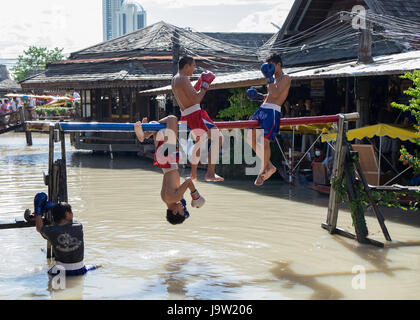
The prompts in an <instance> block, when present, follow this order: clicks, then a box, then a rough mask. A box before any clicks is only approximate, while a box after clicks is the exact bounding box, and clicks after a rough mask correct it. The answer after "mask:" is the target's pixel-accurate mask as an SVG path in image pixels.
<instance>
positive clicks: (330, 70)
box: [142, 0, 420, 126]
mask: <svg viewBox="0 0 420 320" xmlns="http://www.w3.org/2000/svg"><path fill="white" fill-rule="evenodd" d="M354 6H363V7H364V8H365V9H366V22H367V23H368V24H367V28H365V29H360V30H357V29H355V28H354V26H353V25H352V19H353V18H354V16H352V15H351V11H352V9H353V8H354ZM419 12H420V2H419V1H417V0H407V1H405V0H404V1H403V0H397V1H391V0H382V1H379V0H296V1H295V2H294V4H293V6H292V8H291V10H290V12H289V15H288V17H287V19H286V21H285V23H284V24H283V26H282V28H281V30H280V31H279V32H277V33H276V34H275V35H273V36H272V37H271V38H270V39H269V40H268V41H267V42H266V43H265V44H264V45H263V46H261V47H260V50H259V56H260V60H261V61H262V60H263V58H264V57H266V56H267V55H268V54H270V53H272V52H277V53H280V54H281V55H282V57H283V64H284V68H285V71H286V72H287V73H288V74H290V76H291V78H292V88H291V90H290V93H289V97H288V100H289V102H290V103H291V104H292V105H294V104H296V103H298V102H299V100H302V99H307V98H310V99H312V102H313V106H315V107H316V108H317V109H318V113H320V114H335V113H338V112H351V111H358V112H359V113H360V114H361V119H360V121H359V122H358V123H357V125H358V126H363V125H367V124H371V123H375V121H377V114H378V112H379V111H380V109H381V108H383V107H384V106H385V105H386V100H387V99H388V98H393V99H395V100H393V101H399V102H402V103H405V102H406V101H404V99H406V97H404V95H403V94H402V92H403V90H404V89H406V88H407V86H408V85H410V84H409V83H408V82H407V81H406V80H402V79H400V78H399V76H400V75H401V74H403V73H404V72H407V71H411V70H414V69H418V68H420V65H419V64H420V60H419V58H420V57H419V52H420V51H418V50H419V49H420V15H419V14H418V13H419ZM265 83H266V80H265V79H264V78H263V77H262V75H261V72H260V71H259V68H258V69H255V70H254V71H248V72H239V73H231V74H230V75H227V76H225V77H222V78H218V79H216V80H215V82H214V83H213V86H212V90H215V91H216V92H217V93H214V95H216V96H223V95H225V96H226V92H227V89H230V88H237V87H249V86H252V85H253V86H263V85H264V84H265ZM168 89H169V88H168V87H166V88H161V89H154V90H147V91H144V92H143V93H142V94H145V95H146V94H147V95H150V94H155V95H156V94H163V93H169V91H168ZM262 90H264V88H263V89H262ZM211 93H212V91H210V92H209V94H211ZM219 106H221V107H225V105H223V104H219ZM218 111H219V110H215V112H214V113H213V115H215V114H217V113H218Z"/></svg>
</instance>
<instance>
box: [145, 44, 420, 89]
mask: <svg viewBox="0 0 420 320" xmlns="http://www.w3.org/2000/svg"><path fill="white" fill-rule="evenodd" d="M373 60H374V62H373V63H371V64H358V63H357V61H355V60H354V61H349V62H342V63H337V64H330V65H324V66H307V67H296V68H285V69H284V72H285V73H287V74H288V75H289V76H290V77H291V78H292V80H304V79H315V78H318V79H319V78H338V77H355V76H359V77H363V76H372V75H386V74H403V73H405V72H408V71H412V70H415V69H420V50H417V51H410V52H406V53H398V54H393V55H387V56H381V57H375V58H374V59H373ZM266 83H267V80H266V79H265V78H264V77H263V76H262V74H261V71H259V70H255V71H247V72H238V73H231V74H229V75H224V76H221V77H217V78H216V79H215V80H214V82H213V84H212V86H211V89H210V90H217V89H228V88H237V87H246V86H252V85H254V86H258V85H264V84H266ZM171 92H172V90H171V86H166V87H162V88H156V89H150V90H145V91H142V92H140V93H141V94H143V95H158V94H168V93H171Z"/></svg>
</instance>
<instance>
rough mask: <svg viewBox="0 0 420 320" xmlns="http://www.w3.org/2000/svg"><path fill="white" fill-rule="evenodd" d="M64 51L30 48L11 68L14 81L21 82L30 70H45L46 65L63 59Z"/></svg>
mask: <svg viewBox="0 0 420 320" xmlns="http://www.w3.org/2000/svg"><path fill="white" fill-rule="evenodd" d="M63 50H64V49H58V48H54V49H53V50H48V49H47V48H42V47H36V46H31V47H29V49H28V50H26V51H24V52H23V55H20V56H19V57H18V62H17V64H16V65H15V66H14V67H13V68H11V71H12V72H13V78H14V80H15V81H22V80H24V79H26V78H27V77H28V74H29V72H31V71H32V70H38V69H45V68H46V66H47V64H49V63H51V62H55V61H61V60H63V59H64V55H63Z"/></svg>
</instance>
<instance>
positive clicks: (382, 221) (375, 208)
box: [349, 146, 392, 241]
mask: <svg viewBox="0 0 420 320" xmlns="http://www.w3.org/2000/svg"><path fill="white" fill-rule="evenodd" d="M349 148H350V150H351V146H349ZM356 170H357V173H358V175H359V177H360V180H361V181H362V183H363V187H364V189H365V191H366V193H367V195H368V198H369V203H370V204H371V205H372V209H373V212H374V213H375V216H376V219H378V222H379V225H380V227H381V229H382V233H383V234H384V236H385V239H386V240H387V241H392V239H391V236H390V235H389V232H388V229H387V227H386V225H385V219H384V217H383V215H382V213H381V212H380V210H379V208H378V206H377V205H376V203H375V200H374V199H373V197H372V193H371V192H370V188H369V185H368V183H367V181H366V178H365V175H364V174H363V171H362V168H361V167H360V162H359V161H356Z"/></svg>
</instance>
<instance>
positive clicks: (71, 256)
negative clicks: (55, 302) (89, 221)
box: [35, 194, 102, 276]
mask: <svg viewBox="0 0 420 320" xmlns="http://www.w3.org/2000/svg"><path fill="white" fill-rule="evenodd" d="M44 195H45V194H39V195H37V197H36V199H35V223H36V231H38V232H39V233H41V235H42V236H43V237H44V238H45V239H46V240H48V241H49V242H50V243H51V246H52V250H53V253H54V256H55V266H54V267H53V268H51V269H50V270H49V271H48V274H49V275H51V276H55V275H57V274H59V272H57V271H58V270H60V269H64V270H66V276H81V275H84V274H85V273H87V272H88V271H90V270H95V269H97V268H100V267H102V266H101V265H94V266H85V264H84V262H83V258H84V241H83V226H82V224H81V223H79V222H74V221H73V212H72V210H71V206H70V205H69V204H68V203H65V202H62V203H59V204H56V205H54V207H53V208H52V210H51V213H52V217H53V221H54V225H49V226H47V225H44V222H43V220H42V214H43V213H44V210H42V208H43V202H44V203H45V202H46V201H47V199H46V198H47V197H46V195H45V196H44Z"/></svg>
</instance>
